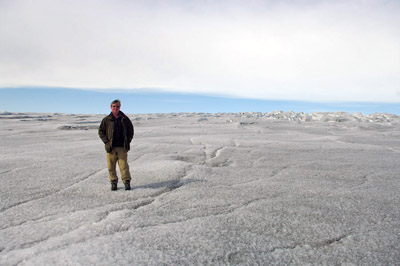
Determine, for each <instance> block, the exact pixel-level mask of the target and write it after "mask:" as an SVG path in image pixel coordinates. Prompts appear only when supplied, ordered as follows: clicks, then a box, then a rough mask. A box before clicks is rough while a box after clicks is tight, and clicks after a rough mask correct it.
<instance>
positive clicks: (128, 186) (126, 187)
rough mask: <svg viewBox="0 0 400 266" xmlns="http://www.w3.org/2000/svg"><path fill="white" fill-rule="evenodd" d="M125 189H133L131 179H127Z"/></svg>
mask: <svg viewBox="0 0 400 266" xmlns="http://www.w3.org/2000/svg"><path fill="white" fill-rule="evenodd" d="M125 190H131V181H130V180H126V181H125Z"/></svg>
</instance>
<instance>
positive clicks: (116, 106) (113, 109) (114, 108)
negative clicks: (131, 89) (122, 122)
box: [111, 103, 121, 116]
mask: <svg viewBox="0 0 400 266" xmlns="http://www.w3.org/2000/svg"><path fill="white" fill-rule="evenodd" d="M120 108H121V105H120V104H119V103H113V104H112V105H111V112H112V113H113V115H115V116H117V115H118V113H119V109H120Z"/></svg>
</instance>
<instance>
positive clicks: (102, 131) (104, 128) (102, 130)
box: [99, 119, 109, 144]
mask: <svg viewBox="0 0 400 266" xmlns="http://www.w3.org/2000/svg"><path fill="white" fill-rule="evenodd" d="M99 137H100V139H101V140H102V141H103V143H104V144H106V143H107V142H108V141H109V139H108V138H107V126H106V120H105V119H103V121H101V124H100V127H99Z"/></svg>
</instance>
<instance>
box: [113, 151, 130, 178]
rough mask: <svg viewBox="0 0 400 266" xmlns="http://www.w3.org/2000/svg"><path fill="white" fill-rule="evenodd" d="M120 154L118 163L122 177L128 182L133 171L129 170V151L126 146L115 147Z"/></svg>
mask: <svg viewBox="0 0 400 266" xmlns="http://www.w3.org/2000/svg"><path fill="white" fill-rule="evenodd" d="M115 149H116V151H117V154H118V156H117V157H118V165H119V170H121V179H122V181H123V182H124V184H126V181H129V182H130V181H131V173H130V172H129V164H128V152H126V151H125V149H124V148H122V147H118V148H115Z"/></svg>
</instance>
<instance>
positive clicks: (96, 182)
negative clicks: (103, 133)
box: [0, 112, 400, 265]
mask: <svg viewBox="0 0 400 266" xmlns="http://www.w3.org/2000/svg"><path fill="white" fill-rule="evenodd" d="M102 118H103V115H66V114H32V113H27V114H21V113H7V112H4V113H0V123H1V124H0V134H1V138H0V143H1V155H0V158H1V160H0V178H1V186H0V191H1V196H0V199H1V203H0V212H1V216H0V265H305V264H316V265H399V264H400V193H399V191H400V174H399V173H400V130H399V129H400V118H399V117H398V116H395V115H390V114H373V115H369V116H364V115H362V114H347V113H313V114H304V113H293V112H273V113H268V114H267V113H238V114H202V113H200V114H199V113H184V114H148V115H144V114H142V115H130V118H131V119H132V121H133V123H134V125H135V138H134V140H133V143H132V150H131V151H130V152H129V162H130V166H131V173H132V176H133V182H132V185H133V190H132V191H125V190H123V188H122V184H121V182H120V183H119V190H118V191H116V192H112V191H111V190H110V185H109V181H108V174H107V169H106V159H105V151H104V147H103V144H102V142H101V141H100V139H99V138H98V135H97V130H96V129H97V127H98V125H99V124H100V121H101V119H102Z"/></svg>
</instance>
